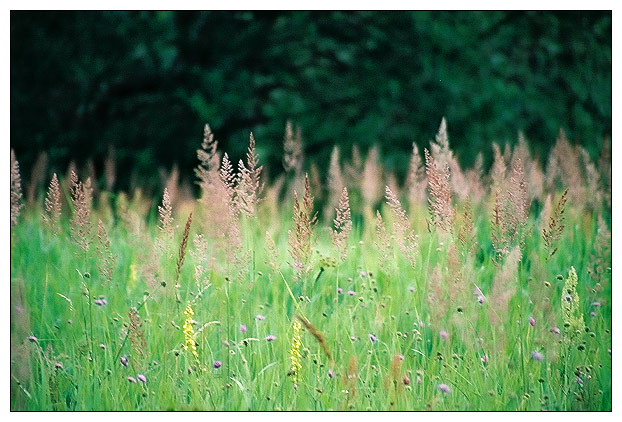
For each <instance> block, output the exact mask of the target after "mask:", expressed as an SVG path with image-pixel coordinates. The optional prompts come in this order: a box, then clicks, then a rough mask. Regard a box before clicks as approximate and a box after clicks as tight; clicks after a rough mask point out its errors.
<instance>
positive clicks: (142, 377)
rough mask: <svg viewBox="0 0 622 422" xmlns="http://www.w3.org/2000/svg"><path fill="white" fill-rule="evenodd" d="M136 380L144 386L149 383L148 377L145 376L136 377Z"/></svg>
mask: <svg viewBox="0 0 622 422" xmlns="http://www.w3.org/2000/svg"><path fill="white" fill-rule="evenodd" d="M136 378H138V381H140V382H142V383H143V384H146V383H147V377H146V376H144V375H143V374H138V375H136Z"/></svg>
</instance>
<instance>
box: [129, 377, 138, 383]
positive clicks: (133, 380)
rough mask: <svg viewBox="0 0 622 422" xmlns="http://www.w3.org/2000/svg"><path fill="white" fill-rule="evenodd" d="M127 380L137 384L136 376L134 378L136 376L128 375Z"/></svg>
mask: <svg viewBox="0 0 622 422" xmlns="http://www.w3.org/2000/svg"><path fill="white" fill-rule="evenodd" d="M127 380H128V381H129V382H133V383H134V384H136V378H134V377H127Z"/></svg>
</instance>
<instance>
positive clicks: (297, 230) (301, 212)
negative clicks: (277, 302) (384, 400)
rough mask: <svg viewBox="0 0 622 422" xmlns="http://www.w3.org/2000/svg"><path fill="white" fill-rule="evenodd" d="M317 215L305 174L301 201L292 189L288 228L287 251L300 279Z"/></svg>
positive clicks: (305, 266) (306, 260)
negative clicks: (291, 213) (290, 224)
mask: <svg viewBox="0 0 622 422" xmlns="http://www.w3.org/2000/svg"><path fill="white" fill-rule="evenodd" d="M316 217H317V215H316V214H313V196H312V195H311V186H310V185H309V177H308V176H307V175H306V174H305V193H304V196H303V198H302V202H300V201H299V200H298V193H297V192H295V191H294V210H293V221H294V226H293V228H292V230H289V231H288V233H289V241H288V245H289V253H290V255H291V257H292V259H293V260H294V262H293V267H294V270H295V272H296V275H297V277H298V278H299V279H300V278H301V277H302V276H303V274H305V273H306V272H307V271H308V267H307V265H308V263H309V259H310V258H311V238H312V236H313V229H314V227H315V224H316V222H317V218H316Z"/></svg>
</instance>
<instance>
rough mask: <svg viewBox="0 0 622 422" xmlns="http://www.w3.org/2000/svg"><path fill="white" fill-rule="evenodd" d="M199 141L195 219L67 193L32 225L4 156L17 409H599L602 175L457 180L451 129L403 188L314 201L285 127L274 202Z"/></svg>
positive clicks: (605, 264)
mask: <svg viewBox="0 0 622 422" xmlns="http://www.w3.org/2000/svg"><path fill="white" fill-rule="evenodd" d="M204 135H205V136H204V141H203V144H202V146H201V148H200V149H199V151H198V159H199V166H198V168H197V170H196V174H197V178H198V182H199V186H200V187H201V197H200V198H199V199H198V200H195V199H193V198H191V197H189V196H188V195H187V194H184V189H181V188H179V187H178V186H176V184H175V183H174V182H171V180H173V181H174V180H176V178H170V179H169V182H167V188H166V189H165V190H164V194H163V198H162V201H161V203H158V202H159V201H151V200H150V199H148V198H145V197H144V196H143V194H142V192H141V191H140V190H138V189H137V190H136V191H134V192H131V193H129V194H128V193H117V194H115V193H112V192H109V191H101V192H100V193H99V194H98V195H96V196H95V197H94V198H93V197H92V195H93V192H96V190H94V187H96V186H93V185H92V183H94V179H93V182H91V179H90V178H89V179H87V181H86V182H81V181H79V179H78V176H77V175H76V173H75V172H73V171H70V172H69V174H70V175H71V176H70V178H69V180H62V179H61V178H59V177H58V176H57V175H56V174H55V175H54V176H53V178H52V181H51V183H50V187H49V190H48V193H47V197H46V198H45V200H43V198H42V196H43V192H39V194H40V198H39V200H38V201H36V200H35V201H29V203H28V204H27V205H26V206H24V205H23V204H22V199H23V197H22V193H21V179H20V175H19V165H18V163H17V159H16V157H14V155H12V157H11V187H12V193H11V225H12V229H11V240H12V242H11V409H13V410H169V409H175V410H610V409H611V248H610V241H611V231H610V227H611V202H610V200H611V199H610V198H611V196H610V193H609V190H608V189H609V187H610V186H611V181H610V177H611V176H610V175H611V173H610V165H611V163H610V161H609V162H608V161H607V160H604V161H603V160H599V161H598V165H597V164H596V163H595V162H593V161H592V159H591V157H589V155H587V153H585V151H583V150H581V148H580V147H577V146H574V145H572V144H571V143H570V141H569V140H568V139H566V137H565V135H564V134H563V133H561V134H560V137H559V139H558V140H557V144H556V147H555V148H554V149H553V152H552V155H551V157H549V159H548V161H547V165H546V172H544V171H542V170H541V169H542V165H541V164H540V163H539V162H538V161H537V160H536V159H534V158H533V157H532V156H531V154H530V151H529V146H528V144H527V142H526V141H525V139H524V138H522V137H521V138H520V139H519V142H518V144H517V145H516V146H515V147H512V146H509V145H508V146H506V147H505V150H504V151H502V150H501V148H500V147H498V146H496V145H494V147H493V149H494V156H495V163H494V165H493V167H492V169H491V171H490V172H489V173H488V174H485V173H484V171H483V169H482V166H481V161H479V162H478V163H477V164H476V166H475V167H474V168H473V169H468V170H463V169H461V168H460V166H459V164H458V160H457V158H456V157H455V156H454V155H453V152H452V151H451V149H450V146H449V138H448V131H447V125H446V123H445V121H444V120H443V122H442V124H441V127H440V129H439V133H438V135H437V136H436V139H435V140H434V141H433V142H432V143H431V145H430V148H426V149H425V150H424V158H425V160H422V159H421V156H420V154H419V149H418V148H417V147H416V146H413V152H412V156H411V159H410V171H409V175H408V178H407V179H406V181H405V182H404V185H400V184H399V182H398V181H397V178H396V177H395V176H393V175H392V174H391V173H390V172H388V171H387V170H386V169H385V168H384V166H383V165H382V156H381V154H380V150H379V149H378V148H374V149H372V150H370V151H369V152H368V154H367V156H366V158H365V159H363V158H362V157H361V155H360V154H361V153H360V152H359V150H358V149H355V150H354V151H353V152H352V159H351V160H346V161H345V162H340V154H339V150H338V149H335V150H334V152H333V154H332V158H331V162H330V171H329V177H328V181H327V182H326V183H325V184H324V186H322V185H321V183H320V184H319V185H318V183H317V181H316V182H315V183H312V182H311V180H312V179H313V177H312V178H311V180H310V178H309V177H308V176H306V175H305V174H304V171H305V164H304V155H303V143H302V135H301V131H300V128H297V129H296V130H294V126H293V125H292V124H291V123H288V124H287V127H286V134H285V142H284V149H285V156H284V160H283V161H284V167H285V170H286V172H285V175H284V176H282V177H281V178H279V179H276V180H273V181H272V182H269V181H267V180H266V179H265V177H264V178H263V179H262V175H261V171H262V168H261V166H260V165H259V159H260V157H258V155H257V152H256V149H255V139H254V137H253V136H252V135H251V137H250V142H249V149H248V154H247V155H246V157H245V158H246V160H245V162H244V161H240V162H239V164H238V166H237V169H236V168H234V166H233V165H232V164H231V162H230V161H229V157H228V156H227V155H226V154H224V155H222V159H221V158H220V157H221V154H220V152H219V151H218V148H217V142H216V141H215V140H214V135H213V133H212V132H211V130H210V128H209V126H206V127H205V133H204ZM258 142H261V140H259V141H258ZM110 160H113V158H109V161H110ZM114 167H115V166H114V162H113V161H110V162H109V163H108V164H107V166H106V175H105V177H106V180H107V183H106V184H107V186H109V187H111V186H112V185H113V184H114V179H115V177H114V174H112V173H114ZM314 177H315V178H316V179H317V178H318V176H317V175H316V176H314ZM95 185H96V184H95ZM33 186H34V185H33ZM383 186H384V193H385V198H383V197H382V191H383V189H382V187H383ZM264 187H265V189H264ZM32 189H35V188H32ZM171 192H174V194H171ZM588 192H589V194H590V195H591V196H590V197H589V198H588V197H587V195H588ZM29 196H30V197H31V198H32V197H33V196H34V197H36V195H35V193H33V192H32V191H29ZM314 197H315V198H314ZM320 209H323V210H324V214H325V215H323V218H322V219H317V214H316V212H317V210H320ZM184 221H185V222H186V223H185V225H184V226H179V225H178V223H180V222H184ZM318 221H324V222H325V224H321V223H318ZM182 224H183V223H182ZM301 323H302V324H301Z"/></svg>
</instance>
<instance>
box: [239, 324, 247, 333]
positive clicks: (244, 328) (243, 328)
mask: <svg viewBox="0 0 622 422" xmlns="http://www.w3.org/2000/svg"><path fill="white" fill-rule="evenodd" d="M240 332H241V333H245V332H246V325H244V324H240Z"/></svg>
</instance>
